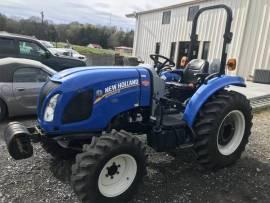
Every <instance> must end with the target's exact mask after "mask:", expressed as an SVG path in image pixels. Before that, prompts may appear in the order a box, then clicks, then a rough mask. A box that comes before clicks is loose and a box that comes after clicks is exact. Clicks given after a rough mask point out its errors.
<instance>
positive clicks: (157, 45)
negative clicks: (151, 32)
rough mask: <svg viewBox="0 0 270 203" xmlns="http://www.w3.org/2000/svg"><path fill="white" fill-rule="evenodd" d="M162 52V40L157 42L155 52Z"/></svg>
mask: <svg viewBox="0 0 270 203" xmlns="http://www.w3.org/2000/svg"><path fill="white" fill-rule="evenodd" d="M159 52H160V42H157V43H156V50H155V54H159Z"/></svg>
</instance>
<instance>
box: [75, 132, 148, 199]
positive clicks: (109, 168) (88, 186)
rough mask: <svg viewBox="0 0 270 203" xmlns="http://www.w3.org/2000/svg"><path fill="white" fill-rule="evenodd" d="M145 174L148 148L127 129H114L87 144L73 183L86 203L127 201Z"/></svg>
mask: <svg viewBox="0 0 270 203" xmlns="http://www.w3.org/2000/svg"><path fill="white" fill-rule="evenodd" d="M145 174H146V156H145V147H144V146H143V144H142V143H141V142H140V141H139V140H138V139H137V138H136V137H134V136H131V135H129V134H128V133H127V132H124V131H121V132H116V131H115V132H113V133H112V134H109V135H104V136H102V137H100V138H99V139H98V140H97V141H96V143H95V144H92V145H90V146H89V147H84V152H83V153H81V154H78V155H77V157H76V162H75V164H74V165H73V166H72V176H71V184H72V186H73V188H74V191H75V193H76V194H77V195H78V196H79V197H80V199H81V200H82V201H83V202H126V201H127V200H128V199H130V198H131V196H132V195H133V194H134V193H135V190H136V189H137V187H138V184H139V183H140V182H141V180H142V178H143V176H144V175H145Z"/></svg>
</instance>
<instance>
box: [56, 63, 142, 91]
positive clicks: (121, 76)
mask: <svg viewBox="0 0 270 203" xmlns="http://www.w3.org/2000/svg"><path fill="white" fill-rule="evenodd" d="M142 69H144V70H145V68H143V67H123V66H120V67H117V66H111V67H110V66H106V67H82V68H72V69H67V70H64V71H61V72H59V73H57V74H55V75H54V76H52V78H51V81H53V82H56V83H61V84H62V85H61V87H62V88H63V89H66V90H67V89H68V90H69V91H75V90H78V89H85V88H94V89H95V88H96V87H97V86H98V85H97V84H104V85H105V84H107V85H108V86H109V85H110V84H114V83H117V82H119V81H129V80H132V79H139V78H140V73H139V72H140V70H142Z"/></svg>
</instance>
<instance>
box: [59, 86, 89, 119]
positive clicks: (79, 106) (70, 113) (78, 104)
mask: <svg viewBox="0 0 270 203" xmlns="http://www.w3.org/2000/svg"><path fill="white" fill-rule="evenodd" d="M92 108H93V91H92V90H87V91H83V92H78V94H77V95H75V96H74V97H73V98H72V99H71V100H70V101H69V103H68V105H67V106H66V107H65V110H64V114H63V117H62V123H64V124H67V123H74V122H80V121H83V120H86V119H88V118H89V117H90V116H91V114H92Z"/></svg>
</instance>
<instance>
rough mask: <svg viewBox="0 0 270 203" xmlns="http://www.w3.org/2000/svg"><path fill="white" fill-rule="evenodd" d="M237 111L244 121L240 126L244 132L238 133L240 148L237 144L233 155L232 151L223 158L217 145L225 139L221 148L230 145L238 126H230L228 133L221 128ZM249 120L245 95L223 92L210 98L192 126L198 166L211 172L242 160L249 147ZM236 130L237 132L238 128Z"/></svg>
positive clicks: (248, 109) (250, 114)
mask: <svg viewBox="0 0 270 203" xmlns="http://www.w3.org/2000/svg"><path fill="white" fill-rule="evenodd" d="M236 111H238V112H241V113H242V115H243V117H242V118H244V119H242V123H244V124H245V125H244V126H245V129H242V132H243V133H240V134H242V136H243V137H242V138H240V139H241V142H240V139H238V141H237V142H240V144H239V145H238V147H237V144H236V145H235V146H236V147H237V148H236V147H235V148H236V149H235V151H233V150H231V152H230V153H228V154H225V153H223V151H222V150H221V149H220V147H219V146H220V142H221V143H222V142H225V141H224V139H225V138H226V137H227V138H228V140H227V141H226V142H225V143H223V144H224V146H226V145H227V146H228V145H229V144H230V143H232V142H233V140H234V139H233V137H235V136H236V132H237V126H235V125H234V124H233V125H232V126H233V127H231V126H230V128H231V129H230V128H228V129H229V130H228V131H225V127H224V128H222V126H223V125H225V124H224V123H225V121H226V119H227V118H228V120H229V115H231V114H230V112H236ZM238 114H240V113H238ZM252 118H253V116H252V108H251V106H250V102H249V100H247V98H246V97H245V96H244V95H242V94H240V93H237V92H234V91H226V90H222V91H220V92H218V93H217V94H215V95H214V96H212V97H211V98H210V99H209V100H208V101H207V102H206V103H205V104H204V106H203V107H202V108H201V110H200V112H199V114H198V116H197V118H196V121H195V125H194V130H195V133H196V135H197V137H196V142H195V145H194V149H195V152H196V153H197V158H198V161H199V163H200V164H201V165H203V166H204V167H205V168H207V169H212V170H217V169H220V168H224V167H226V166H230V165H232V164H234V163H235V162H236V161H237V160H238V159H239V158H240V157H241V154H242V152H243V151H244V150H245V147H246V145H247V143H248V139H249V136H250V134H251V127H252ZM228 126H229V125H228ZM239 126H241V125H239ZM239 126H238V129H239V128H241V127H239ZM243 128H244V127H243ZM219 129H223V130H219ZM238 132H239V131H238ZM228 135H229V136H228ZM224 137H225V138H224ZM220 140H221V141H220ZM231 141H232V142H231ZM226 143H227V144H226Z"/></svg>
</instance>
